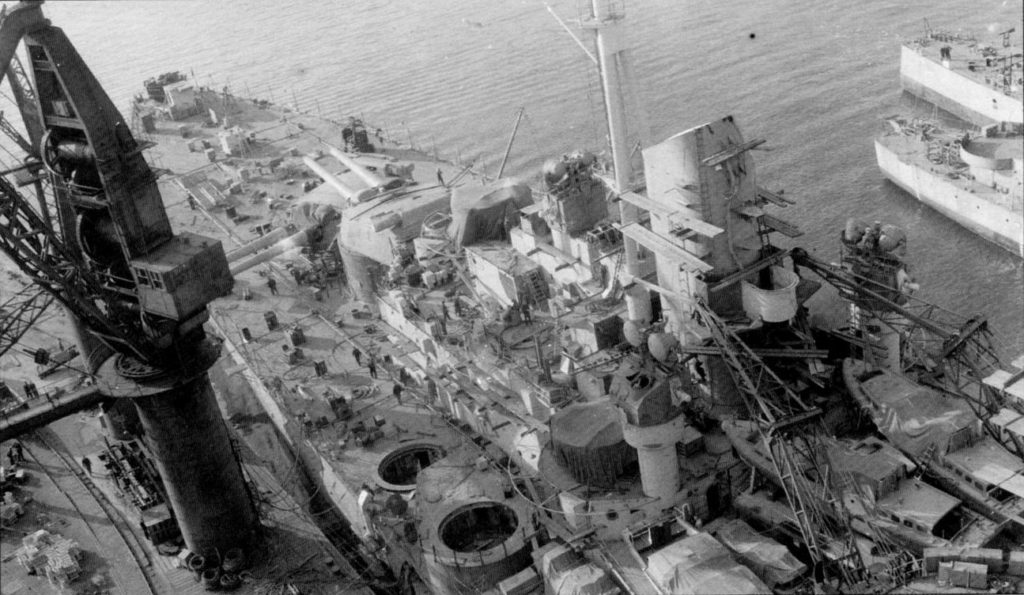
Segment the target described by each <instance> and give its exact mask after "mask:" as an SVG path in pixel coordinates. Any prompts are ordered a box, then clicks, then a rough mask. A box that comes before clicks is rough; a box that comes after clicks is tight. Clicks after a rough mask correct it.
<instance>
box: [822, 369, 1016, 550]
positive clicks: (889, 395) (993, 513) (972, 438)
mask: <svg viewBox="0 0 1024 595" xmlns="http://www.w3.org/2000/svg"><path fill="white" fill-rule="evenodd" d="M842 374H843V379H844V381H845V383H846V386H847V388H848V390H849V391H850V394H851V395H852V396H853V398H854V399H855V400H856V401H857V403H858V404H859V405H860V406H861V408H862V410H863V411H864V412H865V413H866V414H867V415H868V416H870V418H871V419H872V421H874V424H875V426H876V427H877V428H878V431H879V432H880V433H881V434H882V435H883V436H885V437H886V438H887V439H888V440H889V441H890V442H891V443H892V444H893V445H895V446H896V447H897V448H899V449H900V450H901V451H902V452H903V453H904V454H906V455H907V456H908V457H909V458H910V459H911V460H913V461H914V462H915V463H916V464H917V465H920V466H921V467H922V468H923V470H924V471H925V472H926V473H927V474H928V475H930V476H932V477H934V478H935V480H936V481H937V482H939V483H940V485H942V486H943V488H944V489H946V490H947V491H949V492H951V493H953V494H956V495H957V496H958V497H959V498H962V499H963V500H964V501H965V502H966V503H968V504H969V505H970V506H971V507H972V508H974V509H975V510H977V511H978V512H980V513H982V514H984V515H985V516H987V517H989V518H991V519H993V520H995V521H997V522H999V523H1000V524H1010V525H1014V526H1016V528H1015V530H1016V531H1019V530H1020V528H1021V527H1022V526H1024V519H1022V517H1021V512H1022V511H1024V461H1021V460H1020V459H1018V458H1017V457H1015V456H1014V455H1013V454H1011V453H1010V452H1008V451H1007V450H1006V449H1005V448H1003V447H1002V445H1000V444H999V443H997V442H996V441H995V440H994V439H993V438H992V437H991V436H989V435H988V434H986V433H985V431H984V429H983V428H982V426H981V422H980V420H978V418H977V417H976V416H975V415H974V413H973V412H972V411H971V410H970V408H969V407H968V405H967V404H966V403H964V402H963V401H962V400H961V399H958V398H955V397H952V396H946V395H943V394H941V393H939V392H938V391H936V390H935V389H932V388H930V387H926V386H922V385H920V384H917V383H915V382H914V381H913V380H911V379H910V378H908V377H907V376H905V375H903V374H897V373H894V372H891V371H888V370H881V369H877V368H875V367H873V366H870V365H868V364H867V363H865V362H863V361H860V360H853V359H847V360H845V361H844V362H843V365H842Z"/></svg>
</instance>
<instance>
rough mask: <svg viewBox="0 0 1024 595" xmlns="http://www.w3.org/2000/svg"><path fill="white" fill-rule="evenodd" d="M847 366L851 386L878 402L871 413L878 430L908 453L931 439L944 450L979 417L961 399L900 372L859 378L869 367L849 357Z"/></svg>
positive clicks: (919, 451)
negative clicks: (953, 438)
mask: <svg viewBox="0 0 1024 595" xmlns="http://www.w3.org/2000/svg"><path fill="white" fill-rule="evenodd" d="M844 368H845V370H844V374H845V377H846V381H847V383H848V384H850V385H851V386H850V387H849V388H850V390H852V391H855V392H856V391H858V390H860V391H862V392H863V394H864V396H865V397H866V398H867V400H868V401H870V402H871V403H874V404H875V405H877V406H878V408H877V409H871V410H870V413H871V414H872V416H873V417H874V422H875V425H877V426H878V429H879V431H881V432H882V434H883V435H885V436H886V437H887V438H888V439H889V440H891V441H892V442H893V444H895V445H896V446H897V447H898V448H900V449H901V450H904V451H906V452H908V453H911V454H914V455H919V454H922V453H923V452H924V451H925V450H926V449H927V448H928V446H929V445H930V444H932V443H935V444H936V445H937V447H938V449H939V452H941V453H944V452H945V451H946V446H947V443H948V442H949V438H950V436H951V435H953V434H954V433H956V432H957V431H958V430H960V429H962V428H967V427H969V426H971V425H972V424H974V422H975V421H976V419H977V418H976V417H975V416H974V413H973V412H971V410H970V408H969V406H968V405H967V404H966V403H964V402H963V401H962V400H961V399H955V398H948V397H944V396H942V395H941V394H938V393H937V392H935V391H933V390H932V389H930V388H927V387H924V386H921V385H919V384H916V383H914V382H912V381H911V380H910V379H908V378H906V377H904V376H903V375H901V374H895V373H893V372H889V371H887V370H882V371H879V372H878V373H876V375H874V376H872V377H871V378H867V379H865V380H863V381H858V380H857V376H858V375H859V373H860V372H862V371H864V370H866V369H867V368H866V367H865V365H864V363H863V362H859V361H854V360H847V361H846V362H845V364H844Z"/></svg>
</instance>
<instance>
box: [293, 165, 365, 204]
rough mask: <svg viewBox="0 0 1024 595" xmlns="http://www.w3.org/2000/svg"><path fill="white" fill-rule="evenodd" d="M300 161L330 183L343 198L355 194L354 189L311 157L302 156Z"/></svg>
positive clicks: (349, 198) (348, 198)
mask: <svg viewBox="0 0 1024 595" xmlns="http://www.w3.org/2000/svg"><path fill="white" fill-rule="evenodd" d="M302 162H303V163H305V164H306V167H308V168H309V169H311V170H313V173H315V174H316V175H318V176H320V177H321V178H322V179H323V181H324V182H327V183H328V184H330V185H331V187H332V188H334V189H335V190H337V191H338V193H339V194H341V195H342V196H343V197H345V200H352V197H354V196H355V195H356V191H355V190H353V189H351V188H349V187H348V186H346V185H345V184H344V182H342V181H341V180H339V179H338V178H337V177H336V176H335V175H334V174H332V173H331V172H329V171H327V170H326V169H324V166H322V165H320V164H319V163H317V162H316V161H315V160H314V159H313V158H312V157H303V158H302Z"/></svg>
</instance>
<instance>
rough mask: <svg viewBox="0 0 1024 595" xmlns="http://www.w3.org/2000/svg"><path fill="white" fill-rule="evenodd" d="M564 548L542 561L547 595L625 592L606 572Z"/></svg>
mask: <svg viewBox="0 0 1024 595" xmlns="http://www.w3.org/2000/svg"><path fill="white" fill-rule="evenodd" d="M564 547H565V546H562V547H561V548H557V549H554V550H551V551H549V552H547V553H546V554H544V556H543V558H541V570H542V571H543V574H544V579H545V581H546V582H547V588H546V589H545V590H544V592H545V593H551V594H556V595H613V594H615V593H621V592H622V591H621V590H620V589H619V587H618V586H617V585H616V584H615V581H613V580H612V578H611V577H610V576H608V574H607V573H606V572H605V571H604V570H603V569H601V568H599V567H597V566H594V565H593V564H591V563H590V562H588V561H587V560H585V559H584V558H583V556H581V555H579V554H578V553H576V552H575V551H572V550H566V549H564Z"/></svg>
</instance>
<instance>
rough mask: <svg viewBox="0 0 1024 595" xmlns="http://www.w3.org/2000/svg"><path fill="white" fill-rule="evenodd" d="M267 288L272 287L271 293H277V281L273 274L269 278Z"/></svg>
mask: <svg viewBox="0 0 1024 595" xmlns="http://www.w3.org/2000/svg"><path fill="white" fill-rule="evenodd" d="M267 288H269V289H270V295H277V281H275V280H274V277H273V276H271V277H268V278H267Z"/></svg>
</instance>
